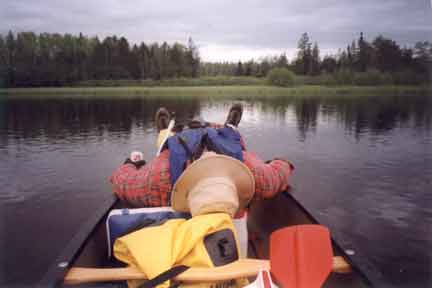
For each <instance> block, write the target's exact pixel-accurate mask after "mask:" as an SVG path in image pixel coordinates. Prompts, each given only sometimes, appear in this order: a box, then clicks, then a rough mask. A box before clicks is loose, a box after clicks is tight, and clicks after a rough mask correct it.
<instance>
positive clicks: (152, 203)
mask: <svg viewBox="0 0 432 288" xmlns="http://www.w3.org/2000/svg"><path fill="white" fill-rule="evenodd" d="M168 157H169V152H168V150H165V151H163V152H162V153H161V154H160V155H159V156H158V157H156V158H154V159H153V160H151V161H149V162H148V163H147V164H146V165H144V166H142V167H141V168H139V169H137V167H136V166H135V165H134V164H132V163H125V164H123V165H121V166H120V167H119V168H117V169H116V170H115V171H114V172H113V174H112V176H111V177H110V182H111V184H112V189H113V192H114V194H116V195H117V197H119V198H120V199H121V200H123V201H125V202H127V203H128V204H130V205H132V206H135V207H158V206H167V205H168V203H169V199H168V196H169V195H168V194H169V192H170V191H171V188H172V185H171V181H170V174H169V160H168Z"/></svg>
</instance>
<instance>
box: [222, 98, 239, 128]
mask: <svg viewBox="0 0 432 288" xmlns="http://www.w3.org/2000/svg"><path fill="white" fill-rule="evenodd" d="M242 114H243V105H242V104H240V103H236V104H234V105H232V106H231V108H230V110H229V112H228V117H227V119H226V121H225V125H226V124H230V125H233V126H235V127H237V126H238V125H239V123H240V120H241V117H242Z"/></svg>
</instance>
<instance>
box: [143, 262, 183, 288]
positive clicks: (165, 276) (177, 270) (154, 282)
mask: <svg viewBox="0 0 432 288" xmlns="http://www.w3.org/2000/svg"><path fill="white" fill-rule="evenodd" d="M188 269H189V266H186V265H179V266H174V267H172V268H170V269H168V270H167V271H165V272H162V273H161V274H159V275H158V276H156V277H155V278H153V279H149V280H148V281H146V282H145V283H143V284H142V285H141V286H139V288H153V287H156V286H158V285H160V284H162V283H164V282H165V281H168V280H171V279H173V278H174V277H176V276H177V275H179V274H181V273H183V272H184V271H186V270H188Z"/></svg>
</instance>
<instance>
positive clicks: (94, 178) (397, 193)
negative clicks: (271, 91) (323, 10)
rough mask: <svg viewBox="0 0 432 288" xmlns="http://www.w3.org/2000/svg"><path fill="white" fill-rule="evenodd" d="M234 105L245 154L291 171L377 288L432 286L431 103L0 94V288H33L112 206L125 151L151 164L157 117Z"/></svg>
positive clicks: (211, 112) (209, 114) (215, 114)
mask: <svg viewBox="0 0 432 288" xmlns="http://www.w3.org/2000/svg"><path fill="white" fill-rule="evenodd" d="M233 102H242V103H243V104H244V107H245V111H244V116H243V119H242V122H241V123H240V126H239V128H240V131H241V133H242V134H243V136H244V138H245V140H246V143H247V144H248V148H249V149H250V150H254V151H256V152H257V153H258V154H260V155H261V156H262V158H264V159H270V158H273V157H276V156H279V157H286V158H287V159H290V160H291V161H292V162H293V163H294V164H295V166H296V168H297V169H296V170H295V174H294V177H293V178H292V180H293V182H292V183H293V187H294V191H293V193H294V195H295V197H296V198H297V199H298V200H299V201H300V202H301V203H302V204H303V205H304V206H305V207H306V208H307V209H308V210H309V211H310V212H311V213H312V214H313V215H314V216H315V217H316V218H317V219H318V220H319V221H320V222H321V223H323V224H325V225H328V226H329V227H330V229H331V231H332V233H333V236H334V237H335V239H336V240H337V241H338V242H339V243H340V244H341V246H342V247H343V248H344V249H351V250H354V251H355V255H354V256H353V257H354V259H355V260H356V261H357V263H358V264H359V266H360V267H361V268H362V269H363V270H364V271H365V272H366V274H367V275H369V277H370V278H371V280H372V281H373V282H374V283H375V284H376V286H377V287H431V286H432V276H431V275H432V250H431V247H432V209H431V208H432V183H431V182H432V97H430V96H415V95H406V96H380V97H373V96H363V97H351V96H343V95H340V96H337V97H313V96H310V97H286V98H283V97H277V98H262V99H254V100H253V101H252V100H247V98H244V99H243V100H242V99H241V98H238V99H231V100H226V99H211V98H192V97H186V98H170V97H164V98H163V99H157V98H140V97H116V98H102V97H93V98H92V97H77V96H74V97H69V98H68V97H58V98H49V97H20V98H8V97H6V96H2V98H0V187H1V189H0V286H6V287H11V286H17V287H18V286H19V287H21V286H24V287H27V286H29V287H31V286H32V285H31V284H32V283H35V282H36V281H37V280H38V279H39V278H40V277H42V275H43V274H44V272H45V271H46V269H47V267H48V266H49V265H50V264H51V263H52V262H53V261H54V260H55V257H56V256H57V255H58V254H59V253H60V252H61V250H62V248H64V246H65V245H66V243H67V242H68V241H69V240H70V239H71V237H72V236H73V235H74V234H75V233H76V232H77V231H78V230H79V228H80V225H82V223H84V222H85V220H86V219H87V218H88V217H89V216H90V215H91V214H92V212H93V211H94V210H95V209H97V208H98V207H99V206H100V205H101V203H102V202H104V201H106V200H108V199H109V197H110V193H111V191H110V186H109V183H108V177H109V176H110V174H111V172H112V171H113V170H114V169H115V168H116V167H117V166H118V165H119V164H120V163H121V162H122V161H124V159H125V158H126V157H127V156H128V155H129V153H130V151H132V150H141V151H144V153H145V156H146V158H147V159H150V158H152V157H153V155H154V154H155V150H156V149H155V145H154V142H155V138H156V131H155V129H154V121H153V116H154V113H155V111H156V110H157V108H158V107H160V106H165V107H167V108H168V109H170V110H173V111H175V112H176V113H177V117H178V119H185V118H188V117H192V116H194V115H201V116H202V117H204V118H205V119H206V120H208V121H215V122H223V121H224V120H225V117H226V113H227V111H228V109H229V107H230V105H231V104H232V103H233Z"/></svg>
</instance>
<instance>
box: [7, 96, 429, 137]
mask: <svg viewBox="0 0 432 288" xmlns="http://www.w3.org/2000/svg"><path fill="white" fill-rule="evenodd" d="M222 102H223V101H217V99H216V100H215V99H213V100H212V101H210V102H208V100H207V99H203V98H200V97H194V98H192V97H186V98H178V97H177V98H174V97H173V98H171V97H162V98H145V97H136V98H130V97H128V98H125V99H122V98H121V97H117V98H108V99H101V98H94V99H92V98H91V97H88V98H84V97H82V98H60V99H52V98H51V99H43V98H40V99H37V98H36V99H35V98H31V99H13V98H12V99H3V100H2V101H0V129H1V130H0V131H2V133H1V136H2V137H1V139H2V140H3V141H4V140H7V137H4V136H5V135H6V134H8V133H12V134H14V135H16V136H17V137H16V139H20V138H23V139H25V138H38V137H41V136H45V137H48V138H58V137H64V136H74V135H80V136H84V137H85V136H86V135H88V134H89V132H90V131H91V133H96V135H100V136H101V135H103V133H104V132H115V131H122V132H124V133H130V132H131V129H132V127H142V128H143V129H146V128H152V125H153V117H154V114H155V112H156V110H157V109H158V107H161V106H165V107H167V108H168V109H169V110H170V111H175V112H176V114H177V115H176V116H177V118H178V119H179V120H180V121H182V120H185V119H188V118H191V117H194V116H195V115H199V114H200V109H201V106H202V103H207V104H208V103H213V105H220V103H222ZM218 103H219V104H218ZM247 103H250V104H251V105H252V109H255V108H258V109H259V111H260V113H262V114H269V113H271V114H272V115H274V116H275V117H276V118H278V119H279V120H280V119H285V117H286V113H287V112H289V111H290V110H292V111H293V112H294V114H295V118H296V123H297V129H298V131H299V136H300V139H301V140H304V139H305V138H306V136H307V134H308V133H309V132H314V131H315V130H316V129H317V125H318V122H319V119H318V118H319V117H322V120H323V121H322V122H325V121H329V120H336V121H338V122H340V123H343V124H344V129H345V130H346V131H347V132H349V133H352V134H354V135H355V137H356V138H357V139H359V138H360V137H361V136H362V135H363V134H364V133H374V134H381V133H385V132H387V131H389V130H392V129H394V128H395V127H402V126H414V127H415V128H416V129H418V128H420V129H424V130H427V131H428V130H430V126H431V122H432V113H431V112H432V108H431V107H432V98H431V97H428V96H394V97H391V96H382V97H369V96H364V97H352V96H348V97H347V96H340V97H335V96H334V97H273V98H271V97H265V98H262V99H257V101H250V100H249V101H247ZM64 133H67V134H66V135H65V134H64Z"/></svg>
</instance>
